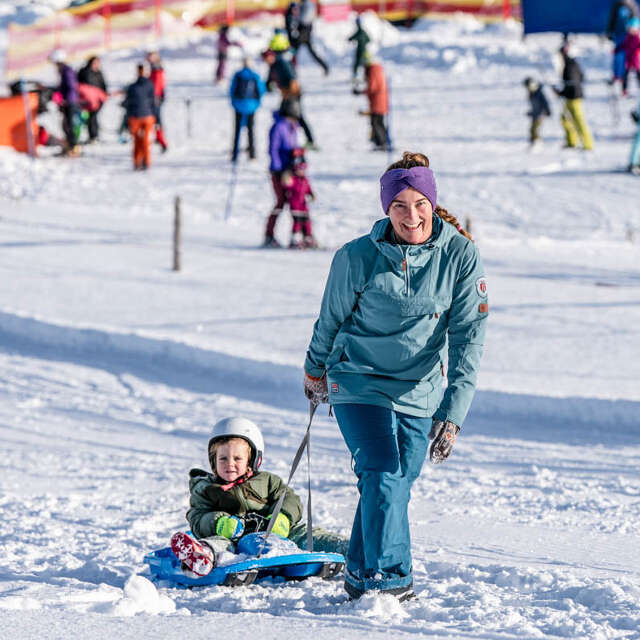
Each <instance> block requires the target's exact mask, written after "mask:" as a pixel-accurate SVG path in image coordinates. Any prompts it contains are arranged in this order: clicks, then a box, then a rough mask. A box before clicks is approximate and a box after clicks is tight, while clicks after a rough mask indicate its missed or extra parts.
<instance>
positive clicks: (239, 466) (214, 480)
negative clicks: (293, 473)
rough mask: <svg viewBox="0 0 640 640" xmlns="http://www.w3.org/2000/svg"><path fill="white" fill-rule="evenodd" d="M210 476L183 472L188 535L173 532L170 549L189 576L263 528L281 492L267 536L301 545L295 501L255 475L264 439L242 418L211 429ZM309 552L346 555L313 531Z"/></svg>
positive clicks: (343, 546) (276, 482) (262, 474)
mask: <svg viewBox="0 0 640 640" xmlns="http://www.w3.org/2000/svg"><path fill="white" fill-rule="evenodd" d="M208 453H209V463H210V464H211V469H212V471H213V473H209V472H207V471H204V470H203V469H192V470H191V471H190V472H189V491H190V493H191V497H190V505H191V506H190V508H189V510H188V511H187V520H188V522H189V525H190V527H191V531H192V533H193V535H189V534H187V533H182V532H180V533H176V534H174V535H173V537H172V538H171V549H172V550H173V552H174V553H175V555H176V557H177V558H178V559H179V560H181V562H182V570H183V572H184V573H186V574H187V575H189V576H191V577H195V578H198V577H202V576H206V575H207V574H208V573H210V572H211V570H212V569H213V568H214V567H215V566H216V561H217V556H218V554H219V553H221V552H223V551H233V550H234V548H235V544H234V543H235V542H237V541H238V540H239V539H240V538H241V537H242V536H243V535H244V534H246V533H253V532H255V531H260V530H264V529H266V525H267V524H268V521H269V520H270V519H271V515H272V511H273V509H274V507H275V505H276V502H277V501H278V499H279V498H280V496H281V494H282V493H283V492H284V494H285V498H284V502H283V503H282V509H281V510H280V513H279V514H278V515H277V517H276V520H275V523H274V525H273V529H272V533H273V534H276V535H279V536H282V537H283V538H289V539H291V540H293V542H295V543H296V544H297V545H298V546H299V547H300V548H304V545H305V543H306V535H307V527H306V525H305V524H304V523H299V521H300V518H301V516H302V503H301V502H300V498H298V496H297V495H296V494H295V493H294V492H293V491H292V490H291V489H290V488H289V487H287V486H286V484H285V483H284V481H283V480H282V479H281V478H280V477H279V476H277V475H275V474H273V473H269V472H268V471H260V470H259V468H260V464H261V463H262V456H263V453H264V440H263V438H262V434H261V433H260V429H259V428H258V427H257V425H256V424H255V423H254V422H252V421H251V420H248V419H246V418H224V419H223V420H221V421H220V422H218V423H217V424H216V425H215V426H214V428H213V436H212V437H211V439H210V440H209V446H208ZM313 542H314V548H315V549H316V550H317V551H327V552H335V553H342V554H343V555H344V554H346V551H347V547H348V544H349V541H348V540H347V539H346V538H343V537H342V536H338V535H336V534H333V533H329V532H328V531H324V530H323V529H315V528H314V530H313Z"/></svg>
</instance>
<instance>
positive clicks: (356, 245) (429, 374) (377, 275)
mask: <svg viewBox="0 0 640 640" xmlns="http://www.w3.org/2000/svg"><path fill="white" fill-rule="evenodd" d="M390 226H391V223H390V221H389V219H388V218H385V219H383V220H378V222H376V223H375V225H374V226H373V229H372V231H371V233H370V234H369V235H367V236H362V237H361V238H357V239H356V240H353V241H351V242H349V243H348V244H346V245H345V246H343V247H342V248H341V249H340V250H338V252H337V253H336V255H335V256H334V259H333V262H332V264H331V270H330V272H329V277H328V280H327V284H326V287H325V292H324V297H323V299H322V306H321V309H320V315H319V317H318V320H317V321H316V323H315V326H314V330H313V337H312V339H311V343H310V345H309V350H308V351H307V358H306V361H305V365H304V368H305V371H306V372H307V373H308V374H309V375H311V376H315V377H319V376H322V375H323V373H324V372H325V371H326V373H327V381H328V386H329V402H330V403H331V404H345V403H362V404H372V405H378V406H384V407H389V408H391V409H393V410H395V411H399V412H402V413H407V414H409V415H414V416H423V417H428V416H431V415H433V417H434V418H437V419H439V420H451V421H452V422H453V423H455V424H457V425H458V426H461V425H462V423H463V422H464V419H465V417H466V415H467V412H468V410H469V406H470V404H471V400H472V398H473V394H474V391H475V383H476V374H477V370H478V366H479V363H480V357H481V355H482V346H483V343H484V334H485V325H486V321H487V315H488V309H489V307H488V300H487V290H486V280H485V277H484V270H483V267H482V262H481V260H480V256H479V254H478V251H477V249H476V247H475V245H474V244H473V243H472V242H471V241H470V240H468V239H467V238H465V237H464V236H463V235H462V234H461V233H459V232H458V230H457V229H456V228H455V227H454V226H453V225H451V224H449V223H447V222H443V220H442V219H441V218H440V217H439V216H436V215H434V217H433V233H432V236H431V238H430V239H429V240H428V241H427V242H426V243H424V244H421V245H402V244H394V243H393V242H391V241H390V240H389V236H390V233H389V232H390ZM447 339H448V346H447ZM445 355H447V356H448V363H447V364H448V367H447V369H448V372H447V381H448V385H447V388H446V391H445V392H444V395H443V394H442V387H443V371H444V357H445Z"/></svg>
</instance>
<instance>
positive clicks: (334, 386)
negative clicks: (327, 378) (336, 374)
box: [331, 382, 339, 393]
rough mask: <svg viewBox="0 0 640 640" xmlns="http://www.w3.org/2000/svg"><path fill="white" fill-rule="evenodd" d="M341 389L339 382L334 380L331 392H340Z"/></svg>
mask: <svg viewBox="0 0 640 640" xmlns="http://www.w3.org/2000/svg"><path fill="white" fill-rule="evenodd" d="M338 391H339V389H338V383H337V382H332V383H331V393H338Z"/></svg>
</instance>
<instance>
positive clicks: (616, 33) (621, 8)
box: [606, 0, 640, 83]
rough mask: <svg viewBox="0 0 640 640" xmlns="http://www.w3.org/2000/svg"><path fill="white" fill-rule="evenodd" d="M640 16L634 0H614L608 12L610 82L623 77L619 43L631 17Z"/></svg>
mask: <svg viewBox="0 0 640 640" xmlns="http://www.w3.org/2000/svg"><path fill="white" fill-rule="evenodd" d="M634 17H636V18H638V17H640V11H639V10H638V5H637V3H636V2H635V0H615V2H613V4H612V5H611V11H610V12H609V22H608V24H607V29H606V33H607V37H608V38H609V39H610V40H612V41H613V44H614V50H613V77H612V79H611V83H615V82H620V83H622V80H623V78H624V69H625V54H624V51H622V50H621V49H619V48H618V47H619V45H620V44H621V43H622V41H623V40H624V39H625V37H626V35H627V28H628V26H629V22H630V21H631V19H632V18H634Z"/></svg>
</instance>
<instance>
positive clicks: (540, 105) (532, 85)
mask: <svg viewBox="0 0 640 640" xmlns="http://www.w3.org/2000/svg"><path fill="white" fill-rule="evenodd" d="M524 86H525V87H526V89H527V93H528V96H529V104H530V105H531V109H530V110H529V112H528V113H527V115H528V116H529V117H530V118H531V126H530V127H529V143H530V144H531V146H533V145H534V144H535V143H536V142H537V141H538V140H540V126H541V125H542V121H543V120H544V119H545V118H546V117H547V116H550V115H551V108H550V107H549V101H548V100H547V96H545V95H544V91H543V90H542V84H540V83H539V82H536V81H535V80H534V79H533V78H525V80H524Z"/></svg>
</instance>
